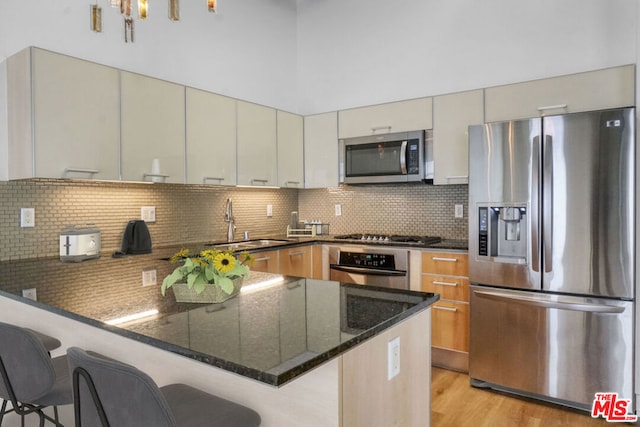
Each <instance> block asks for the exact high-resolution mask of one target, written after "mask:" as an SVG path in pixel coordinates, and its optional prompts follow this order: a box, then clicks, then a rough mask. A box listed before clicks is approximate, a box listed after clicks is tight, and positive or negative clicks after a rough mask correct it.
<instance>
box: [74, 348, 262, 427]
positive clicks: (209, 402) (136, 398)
mask: <svg viewBox="0 0 640 427" xmlns="http://www.w3.org/2000/svg"><path fill="white" fill-rule="evenodd" d="M67 359H68V361H69V370H70V371H71V372H72V378H73V399H74V410H75V417H76V427H80V426H91V427H93V426H100V425H102V426H103V427H107V426H112V427H116V426H117V427H139V426H154V427H163V426H181V427H189V426H193V427H203V426H212V427H216V426H219V427H258V426H259V425H260V423H261V419H260V416H259V415H258V413H257V412H255V411H254V410H252V409H249V408H247V407H245V406H242V405H239V404H237V403H234V402H231V401H229V400H226V399H223V398H221V397H218V396H214V395H211V394H209V393H205V392H204V391H201V390H198V389H196V388H193V387H191V386H188V385H185V384H171V385H167V386H164V387H158V386H157V385H156V383H155V382H154V381H153V380H152V379H151V377H149V376H148V375H147V374H145V373H144V372H142V371H140V370H139V369H137V368H135V367H134V366H131V365H127V364H125V363H122V362H119V361H116V360H113V359H110V358H108V357H105V356H103V355H100V354H97V353H93V352H88V351H85V350H83V349H80V348H78V347H71V348H69V349H68V350H67Z"/></svg>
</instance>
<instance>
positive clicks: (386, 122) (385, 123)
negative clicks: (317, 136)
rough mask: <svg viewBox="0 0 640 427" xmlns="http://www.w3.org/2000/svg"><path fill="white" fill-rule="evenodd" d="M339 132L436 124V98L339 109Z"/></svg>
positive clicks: (360, 132)
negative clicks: (433, 122) (433, 100)
mask: <svg viewBox="0 0 640 427" xmlns="http://www.w3.org/2000/svg"><path fill="white" fill-rule="evenodd" d="M338 124H339V125H338V136H339V137H340V138H351V137H355V136H366V135H375V134H380V133H395V132H405V131H411V130H421V129H431V128H432V98H417V99H410V100H407V101H399V102H390V103H387V104H378V105H372V106H369V107H361V108H353V109H350V110H343V111H340V112H338Z"/></svg>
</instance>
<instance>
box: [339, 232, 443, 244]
mask: <svg viewBox="0 0 640 427" xmlns="http://www.w3.org/2000/svg"><path fill="white" fill-rule="evenodd" d="M334 238H335V239H339V240H360V241H365V242H381V243H384V242H398V243H420V244H425V245H429V244H435V243H439V242H440V241H441V240H442V239H441V238H440V237H436V236H403V235H398V234H391V235H388V234H367V233H364V234H363V233H353V234H341V235H338V236H334Z"/></svg>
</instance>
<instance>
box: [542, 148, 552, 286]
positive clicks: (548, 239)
mask: <svg viewBox="0 0 640 427" xmlns="http://www.w3.org/2000/svg"><path fill="white" fill-rule="evenodd" d="M552 150H553V138H552V136H551V135H545V136H544V146H543V147H542V170H543V172H542V173H543V176H542V192H543V194H544V198H543V200H542V229H543V236H542V242H543V252H544V272H545V273H550V272H551V270H552V269H553V266H552V259H553V152H552Z"/></svg>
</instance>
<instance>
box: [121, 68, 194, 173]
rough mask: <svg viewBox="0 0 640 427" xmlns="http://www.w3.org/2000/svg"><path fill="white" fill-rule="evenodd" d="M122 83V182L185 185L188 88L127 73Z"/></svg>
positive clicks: (123, 75)
mask: <svg viewBox="0 0 640 427" xmlns="http://www.w3.org/2000/svg"><path fill="white" fill-rule="evenodd" d="M120 79H121V97H122V107H121V120H122V179H123V180H125V181H154V182H172V183H184V180H185V173H184V153H185V117H184V116H185V88H184V86H180V85H177V84H174V83H169V82H166V81H164V80H158V79H154V78H151V77H146V76H142V75H140V74H133V73H129V72H126V71H122V72H121V77H120ZM156 159H157V161H156Z"/></svg>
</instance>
